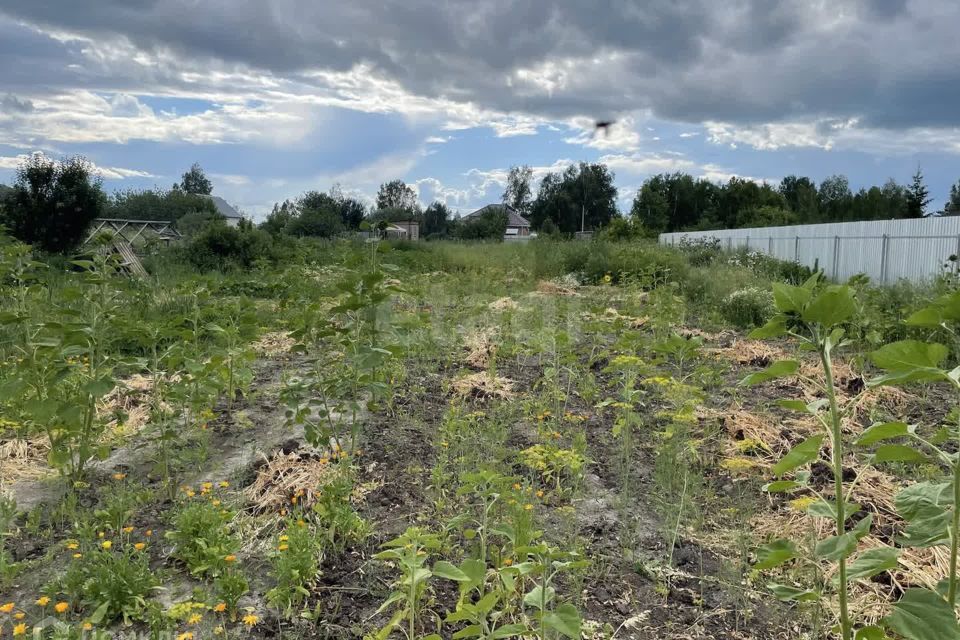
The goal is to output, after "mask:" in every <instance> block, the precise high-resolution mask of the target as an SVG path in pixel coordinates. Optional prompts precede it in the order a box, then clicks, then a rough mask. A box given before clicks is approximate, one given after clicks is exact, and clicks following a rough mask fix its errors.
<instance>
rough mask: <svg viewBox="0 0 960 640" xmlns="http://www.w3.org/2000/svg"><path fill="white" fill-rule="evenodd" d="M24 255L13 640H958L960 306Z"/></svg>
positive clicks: (740, 269)
mask: <svg viewBox="0 0 960 640" xmlns="http://www.w3.org/2000/svg"><path fill="white" fill-rule="evenodd" d="M0 251H2V264H0V289H2V298H0V465H2V466H0V489H2V491H0V493H2V498H0V543H2V548H0V594H2V595H0V637H8V636H30V637H37V638H80V637H87V638H108V637H133V634H140V636H139V637H150V638H170V637H175V638H179V639H181V640H188V639H199V638H217V637H227V638H230V637H236V638H241V637H258V638H259V637H277V638H280V637H283V638H291V639H296V638H379V639H384V640H385V639H387V638H406V639H407V640H414V639H416V638H485V639H495V638H521V637H522V638H539V639H544V640H545V639H554V638H574V639H577V638H586V639H597V640H600V639H612V638H624V639H625V638H649V639H654V638H657V639H662V638H677V639H681V638H740V639H748V638H770V639H773V638H783V639H787V638H822V637H832V636H836V637H842V638H844V639H845V640H846V639H849V638H853V637H854V636H855V637H856V638H857V639H858V640H875V639H882V638H885V637H889V638H907V639H908V640H927V639H930V640H932V639H934V638H936V639H942V638H960V628H958V626H957V622H956V616H955V608H954V604H955V600H956V595H957V594H956V584H957V574H956V565H957V538H958V529H960V527H958V522H960V510H958V509H957V508H956V505H957V504H958V503H960V464H958V462H957V450H958V448H960V447H958V442H960V428H958V423H960V410H958V404H960V396H958V393H957V392H958V389H960V382H958V381H960V369H952V367H953V366H955V364H956V359H957V358H956V354H957V353H958V349H957V345H956V342H955V334H954V330H955V328H956V324H957V323H958V322H960V295H958V294H954V293H953V289H954V288H953V284H952V283H951V282H949V281H943V282H941V283H939V284H938V285H937V286H935V287H925V288H917V287H907V286H900V287H895V288H888V289H877V288H873V287H871V286H869V284H868V283H866V282H863V281H855V282H852V283H850V284H848V285H837V284H832V283H829V282H826V281H824V280H823V279H822V277H819V276H818V275H817V274H811V273H810V272H809V271H807V270H805V269H803V268H801V267H799V266H797V265H789V264H782V263H776V262H773V261H770V260H768V259H765V258H763V257H762V256H758V255H755V254H739V255H732V256H731V255H727V254H724V253H722V252H720V251H718V250H716V248H711V247H688V248H686V249H685V250H683V251H681V252H674V251H667V250H665V249H662V248H658V247H656V246H653V245H649V244H622V245H607V244H603V243H536V242H535V243H531V244H530V245H523V246H519V245H518V246H504V245H450V244H443V243H427V244H423V245H405V244H399V245H387V244H383V243H368V244H349V243H340V244H308V243H301V244H297V245H296V246H295V247H291V251H290V258H289V260H287V261H286V262H284V263H283V264H282V265H280V266H264V267H262V268H261V269H259V270H257V269H255V270H253V271H249V272H230V273H226V274H222V273H211V274H205V275H200V274H195V273H190V272H188V271H184V270H183V269H182V268H181V267H178V266H177V264H176V259H175V256H174V255H172V254H168V255H167V256H165V257H164V256H159V257H158V258H156V259H154V260H153V262H152V269H153V270H154V274H153V276H152V277H151V278H150V279H147V280H143V281H140V280H133V279H129V278H127V277H125V276H122V275H120V274H117V273H115V272H114V268H113V265H112V264H111V263H110V262H109V261H108V260H106V259H103V258H93V259H90V260H79V261H75V262H72V263H70V264H67V265H63V264H57V265H56V266H55V265H54V263H52V262H38V261H35V260H34V259H33V257H32V256H31V254H30V253H29V252H28V251H27V250H26V248H24V247H23V246H21V245H16V244H4V245H0ZM756 327H761V328H759V329H755V328H756ZM751 329H754V333H753V334H752V335H749V336H748V332H749V331H750V330H751ZM948 363H952V364H948ZM838 496H842V499H838ZM123 634H127V635H126V636H124V635H123Z"/></svg>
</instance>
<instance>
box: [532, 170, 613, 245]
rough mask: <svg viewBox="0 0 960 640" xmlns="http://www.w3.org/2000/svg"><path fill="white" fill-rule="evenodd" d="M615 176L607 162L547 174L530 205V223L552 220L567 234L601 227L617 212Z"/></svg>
mask: <svg viewBox="0 0 960 640" xmlns="http://www.w3.org/2000/svg"><path fill="white" fill-rule="evenodd" d="M613 180H614V175H613V172H612V171H610V169H609V168H607V166H606V165H604V164H587V163H585V162H581V163H580V164H578V165H571V166H569V167H567V168H566V169H565V170H564V171H563V173H560V174H557V173H548V174H547V175H546V176H544V178H543V180H541V181H540V189H539V191H538V192H537V197H536V199H535V200H534V202H533V204H532V206H531V208H530V217H529V220H530V224H531V225H532V226H533V228H534V229H540V228H541V227H543V225H545V224H546V222H547V220H550V221H551V222H552V223H553V224H554V225H556V227H557V228H558V229H559V230H560V231H561V232H562V233H565V234H572V233H574V232H576V231H580V228H581V225H582V226H583V227H584V229H585V230H587V231H591V230H599V229H600V228H602V227H604V226H606V225H607V224H608V223H609V222H610V221H611V220H613V218H614V217H616V216H617V215H618V212H617V188H616V187H615V186H614V184H613Z"/></svg>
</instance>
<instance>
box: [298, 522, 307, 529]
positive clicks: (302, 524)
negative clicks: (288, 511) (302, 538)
mask: <svg viewBox="0 0 960 640" xmlns="http://www.w3.org/2000/svg"><path fill="white" fill-rule="evenodd" d="M297 526H298V527H305V526H307V523H306V522H304V521H303V520H297Z"/></svg>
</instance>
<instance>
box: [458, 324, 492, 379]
mask: <svg viewBox="0 0 960 640" xmlns="http://www.w3.org/2000/svg"><path fill="white" fill-rule="evenodd" d="M495 337H496V330H494V329H491V328H489V327H488V328H484V329H477V330H476V331H472V332H470V333H468V334H467V335H466V336H464V338H463V344H464V346H465V347H466V349H467V355H466V357H465V358H464V362H465V363H466V364H467V365H469V366H471V367H473V368H474V369H486V368H487V366H488V365H489V364H490V359H491V357H492V356H493V352H494V350H495V349H496V348H497V346H496V343H495Z"/></svg>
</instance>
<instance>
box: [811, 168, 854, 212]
mask: <svg viewBox="0 0 960 640" xmlns="http://www.w3.org/2000/svg"><path fill="white" fill-rule="evenodd" d="M819 196H820V197H819V207H820V215H821V220H822V221H823V222H833V221H839V220H844V219H847V217H848V216H849V215H850V209H851V205H852V204H853V194H852V193H851V192H850V182H849V181H848V180H847V177H846V176H842V175H834V176H830V177H829V178H825V179H824V180H823V182H821V183H820V189H819Z"/></svg>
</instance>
